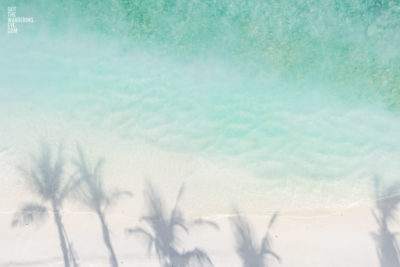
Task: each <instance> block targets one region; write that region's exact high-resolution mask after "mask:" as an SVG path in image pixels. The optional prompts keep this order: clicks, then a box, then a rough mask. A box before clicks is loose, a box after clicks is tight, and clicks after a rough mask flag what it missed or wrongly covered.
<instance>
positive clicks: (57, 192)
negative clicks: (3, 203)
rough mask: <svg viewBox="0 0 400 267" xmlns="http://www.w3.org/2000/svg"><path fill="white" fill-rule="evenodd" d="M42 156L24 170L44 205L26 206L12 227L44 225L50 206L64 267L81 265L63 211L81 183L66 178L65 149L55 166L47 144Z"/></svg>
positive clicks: (43, 146) (35, 158)
mask: <svg viewBox="0 0 400 267" xmlns="http://www.w3.org/2000/svg"><path fill="white" fill-rule="evenodd" d="M41 148H42V149H41V151H40V153H39V156H37V157H35V156H32V166H31V167H30V168H29V169H25V168H20V171H22V173H23V174H24V178H25V179H26V182H27V183H28V185H29V186H30V189H31V190H32V191H33V192H34V193H35V194H36V195H37V196H38V197H39V198H40V199H41V200H42V202H43V204H41V203H27V204H24V205H23V206H22V207H21V208H20V209H19V210H18V211H17V212H16V214H15V215H14V218H13V221H12V226H18V225H27V224H31V223H35V222H36V223H43V222H44V220H45V219H47V217H48V213H49V212H48V210H49V208H48V206H50V210H51V211H52V214H53V219H54V223H55V225H56V227H57V233H58V237H59V240H60V248H61V252H62V255H63V260H64V266H65V267H70V266H71V258H72V262H73V264H74V266H77V262H76V261H75V259H74V258H73V257H72V256H71V255H72V254H71V251H70V245H71V244H70V243H69V241H68V238H67V234H66V231H65V228H64V225H63V222H62V216H61V214H60V210H61V208H62V205H63V202H64V200H65V199H66V198H67V196H68V195H69V194H70V193H71V192H72V191H74V190H75V189H76V186H77V185H78V183H79V182H78V181H77V180H76V179H74V177H69V179H66V178H65V175H64V165H65V164H64V160H63V158H62V156H61V154H62V153H61V148H60V149H59V151H58V155H57V157H56V159H55V161H54V162H53V159H52V153H51V149H50V146H49V145H47V144H45V143H43V144H42V147H41Z"/></svg>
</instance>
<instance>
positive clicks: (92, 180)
mask: <svg viewBox="0 0 400 267" xmlns="http://www.w3.org/2000/svg"><path fill="white" fill-rule="evenodd" d="M103 163H104V160H102V159H100V160H98V161H97V163H96V165H95V166H94V167H92V166H91V165H90V163H89V162H88V161H87V160H86V158H85V155H84V153H83V150H82V149H81V148H80V147H79V146H78V159H77V160H75V161H74V164H75V166H76V168H77V176H78V177H79V181H80V186H79V188H78V190H77V194H76V195H77V198H78V200H79V201H81V202H82V203H83V204H84V205H86V206H87V207H89V208H90V209H91V210H93V211H94V212H95V213H96V215H97V217H98V218H99V220H100V224H101V229H102V233H103V240H104V244H105V245H106V247H107V250H108V252H109V262H110V265H111V266H112V267H118V260H117V256H116V254H115V251H114V248H113V245H112V242H111V237H110V231H109V227H108V225H107V222H106V218H105V213H106V209H107V208H108V207H109V206H110V205H111V204H113V203H114V202H115V201H116V200H117V199H118V198H120V197H122V196H124V195H127V196H131V195H132V194H131V193H130V192H128V191H119V190H115V191H114V192H112V193H110V194H108V193H107V192H106V190H105V186H104V183H103V176H102V175H101V168H102V166H103Z"/></svg>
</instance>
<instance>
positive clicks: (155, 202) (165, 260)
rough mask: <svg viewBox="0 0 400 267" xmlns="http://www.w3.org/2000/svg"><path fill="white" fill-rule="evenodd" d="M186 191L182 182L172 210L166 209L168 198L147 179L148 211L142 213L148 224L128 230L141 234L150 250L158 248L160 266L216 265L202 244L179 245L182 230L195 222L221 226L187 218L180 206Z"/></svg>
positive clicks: (129, 232) (156, 251)
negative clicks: (164, 199) (163, 198)
mask: <svg viewBox="0 0 400 267" xmlns="http://www.w3.org/2000/svg"><path fill="white" fill-rule="evenodd" d="M182 195H183V186H182V187H181V188H180V190H179V193H178V196H177V199H176V202H175V205H174V207H173V209H172V210H171V212H168V211H167V209H166V205H165V202H164V201H163V200H162V199H161V197H160V195H159V194H158V193H157V192H156V191H155V190H154V188H153V186H152V185H151V184H150V183H148V186H147V190H146V194H145V198H146V202H147V210H148V213H147V215H146V216H143V217H141V221H142V222H144V223H145V224H146V226H147V227H146V226H143V227H141V226H140V227H135V228H130V229H127V233H128V234H140V235H142V236H143V237H145V238H146V239H147V242H148V245H147V249H148V252H149V254H150V253H151V251H152V250H154V251H155V253H156V256H157V258H158V261H159V263H160V266H161V267H189V266H192V264H193V263H197V264H198V265H200V266H214V265H213V263H212V261H211V259H210V257H209V256H208V255H207V253H206V252H204V251H203V250H201V249H199V248H194V249H192V250H185V249H184V248H183V247H181V246H179V240H180V237H181V234H183V233H186V234H188V233H189V226H190V225H193V226H194V225H196V224H208V225H209V226H213V227H214V228H217V229H218V226H217V225H216V224H215V223H213V222H209V221H206V220H201V219H200V220H195V221H193V222H188V221H187V220H185V218H184V216H183V214H182V212H181V210H180V209H179V207H178V204H179V200H180V199H181V197H182Z"/></svg>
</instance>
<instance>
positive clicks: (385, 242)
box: [371, 177, 400, 267]
mask: <svg viewBox="0 0 400 267" xmlns="http://www.w3.org/2000/svg"><path fill="white" fill-rule="evenodd" d="M374 182H375V196H376V201H375V205H376V209H375V210H372V215H373V216H374V218H375V220H376V222H377V223H378V229H377V231H376V232H373V233H371V235H372V238H373V239H374V241H375V245H376V252H377V255H378V258H379V263H380V266H381V267H400V250H399V245H398V242H397V238H396V235H397V233H394V232H391V231H390V229H389V223H390V222H391V221H394V220H396V212H397V209H398V205H399V203H400V195H395V194H396V193H398V192H399V189H400V184H398V183H395V184H392V185H390V186H389V187H387V188H385V189H383V190H382V188H381V187H382V186H381V184H380V182H379V180H378V178H377V177H376V178H375V180H374Z"/></svg>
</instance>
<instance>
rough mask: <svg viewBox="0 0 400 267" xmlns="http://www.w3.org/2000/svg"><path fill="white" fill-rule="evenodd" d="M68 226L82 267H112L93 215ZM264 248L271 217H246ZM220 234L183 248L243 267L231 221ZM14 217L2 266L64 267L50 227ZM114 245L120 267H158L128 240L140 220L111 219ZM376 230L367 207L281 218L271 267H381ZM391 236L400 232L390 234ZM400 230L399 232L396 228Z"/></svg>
mask: <svg viewBox="0 0 400 267" xmlns="http://www.w3.org/2000/svg"><path fill="white" fill-rule="evenodd" d="M63 215H64V222H65V226H66V229H67V231H68V233H69V237H70V240H71V241H72V243H73V245H74V248H75V249H76V251H77V253H78V256H79V259H80V263H81V266H108V261H107V251H106V249H105V246H104V244H103V242H102V239H101V231H100V225H99V222H98V220H97V218H96V217H95V215H94V214H92V213H74V212H68V211H64V213H63ZM247 218H248V220H249V221H250V223H251V225H252V226H253V227H254V233H255V234H256V236H257V240H258V241H259V242H260V240H261V237H262V236H263V234H264V233H265V230H266V228H267V225H268V221H269V218H270V216H269V215H266V216H247ZM208 219H212V220H213V221H215V222H216V223H217V224H218V225H219V227H220V230H215V229H212V228H207V227H198V228H193V229H192V231H191V233H190V235H189V236H187V237H186V236H182V237H183V238H182V241H183V242H182V243H183V244H184V246H185V247H186V248H187V249H189V248H191V247H193V246H196V247H199V248H202V249H204V250H205V251H206V252H207V253H208V255H209V256H210V257H211V259H212V260H213V262H214V264H215V266H232V267H235V266H238V267H239V266H241V264H240V259H239V258H238V256H237V255H236V254H235V244H234V236H233V234H232V233H233V232H232V228H231V224H230V222H229V218H228V217H227V216H213V217H211V218H208ZM10 220H11V214H1V215H0V229H1V230H0V231H1V236H2V238H1V241H0V249H1V251H2V254H1V257H0V265H1V266H62V258H61V251H60V249H59V242H58V239H57V233H56V229H55V227H54V225H53V223H52V221H49V223H47V224H45V225H43V226H41V227H34V226H26V227H23V228H22V229H20V228H10ZM108 222H109V227H110V229H111V232H112V241H113V244H114V247H115V250H116V253H117V256H118V259H119V261H120V263H121V266H158V263H157V260H156V258H155V256H154V254H153V255H152V256H150V257H149V256H148V254H147V252H146V243H145V242H144V240H142V239H141V238H139V237H137V236H127V235H126V234H125V233H124V229H126V228H127V227H133V226H135V225H138V224H139V222H138V219H137V217H132V216H129V215H126V216H124V215H120V214H112V212H110V215H109V216H108ZM377 228H378V226H377V224H376V223H375V221H374V219H373V217H372V215H371V210H370V207H369V206H367V205H364V206H359V207H354V208H349V209H343V210H337V211H332V212H326V213H325V214H315V215H303V216H302V215H294V214H292V215H290V214H280V215H279V216H278V218H277V221H276V223H275V224H274V225H273V228H272V229H271V234H272V248H273V250H274V251H275V252H276V253H277V254H278V255H279V256H280V257H281V259H282V262H281V263H280V264H277V263H276V264H275V263H274V260H270V263H271V266H288V267H289V266H293V267H294V266H324V267H327V266H379V263H378V258H377V253H376V250H375V244H374V241H373V239H372V237H371V232H374V231H376V230H377ZM392 230H393V231H395V230H396V228H393V229H392ZM397 230H398V227H397Z"/></svg>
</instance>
